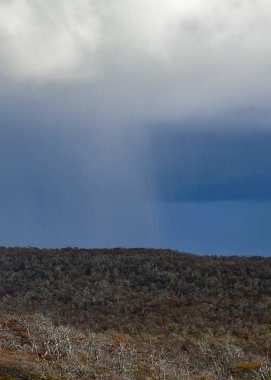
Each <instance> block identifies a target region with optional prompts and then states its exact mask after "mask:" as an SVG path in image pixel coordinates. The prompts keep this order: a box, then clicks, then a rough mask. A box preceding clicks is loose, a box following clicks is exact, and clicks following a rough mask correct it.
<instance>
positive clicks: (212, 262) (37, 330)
mask: <svg viewBox="0 0 271 380" xmlns="http://www.w3.org/2000/svg"><path fill="white" fill-rule="evenodd" d="M0 310H1V311H0V379H42V378H43V379H127V380H128V379H221V380H223V379H230V378H240V379H241V378H249V379H262V380H267V379H270V378H271V367H270V359H271V356H270V353H271V349H270V347H271V259H270V258H262V257H237V256H232V257H214V256H208V257H207V256H204V257H202V256H196V255H192V254H186V253H177V252H174V251H169V250H150V249H121V248H118V249H112V250H106V249H100V250H85V249H76V248H65V249H62V250H38V249H36V248H4V247H2V248H0ZM1 376H2V377H1Z"/></svg>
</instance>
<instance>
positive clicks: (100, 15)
mask: <svg viewBox="0 0 271 380" xmlns="http://www.w3.org/2000/svg"><path fill="white" fill-rule="evenodd" d="M270 72H271V4H270V2H269V1H267V0H258V1H257V2H256V1H252V0H227V1H225V2H223V3H222V2H221V1H218V0H209V1H208V2H206V1H204V0H189V1H187V0H186V1H184V0H159V1H158V2H157V1H154V0H137V1H134V0H110V1H109V0H73V1H71V0H52V1H50V2H44V1H42V0H0V175H1V187H0V244H2V245H13V246H14V245H32V246H46V247H52V246H58V247H59V246H68V245H70V246H85V247H94V246H99V247H101V246H102V247H110V246H148V247H151V246H153V247H164V248H175V249H179V250H185V251H194V252H196V253H210V254H249V255H252V254H255V255H256V254H263V255H269V254H270V250H271V238H270V236H269V235H270V233H269V231H268V226H269V225H270V222H271V178H270V173H271V171H270V169H271V153H270V152H271V107H270V99H271V75H270Z"/></svg>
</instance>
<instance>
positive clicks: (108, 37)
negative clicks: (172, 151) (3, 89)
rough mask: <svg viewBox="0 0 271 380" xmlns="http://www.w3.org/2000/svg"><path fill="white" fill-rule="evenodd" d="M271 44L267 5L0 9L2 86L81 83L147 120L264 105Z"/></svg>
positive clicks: (7, 5) (59, 3) (121, 2)
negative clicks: (4, 82) (3, 82)
mask: <svg viewBox="0 0 271 380" xmlns="http://www.w3.org/2000/svg"><path fill="white" fill-rule="evenodd" d="M270 35H271V5H270V2H268V1H267V0H259V1H257V2H255V1H252V0H229V1H227V2H224V3H221V2H219V1H217V0H210V1H208V3H206V1H204V0H191V1H189V2H187V1H186V0H178V1H177V0H167V1H166V0H161V1H159V2H158V3H157V2H156V1H154V0H138V1H136V2H135V1H133V0H114V1H112V0H111V1H108V0H100V1H98V0H77V1H72V0H54V1H52V2H50V3H48V2H46V3H44V1H42V0H35V1H34V0H10V1H6V0H0V38H1V45H0V57H1V58H0V68H1V72H2V73H4V75H5V78H6V79H5V80H6V81H8V83H10V81H13V82H14V81H17V82H18V81H20V82H21V81H23V82H24V83H25V85H29V83H31V85H33V83H39V84H44V83H46V84H48V83H49V84H50V83H51V84H53V83H62V84H63V83H64V84H65V83H66V84H67V83H71V82H80V83H84V85H85V86H87V88H88V96H91V99H93V93H94V94H96V93H97V92H98V94H99V92H100V93H102V94H103V95H102V100H101V97H99V102H100V103H99V104H101V108H102V107H108V108H110V109H114V110H115V109H116V108H118V109H119V112H120V113H123V110H122V109H121V108H125V109H127V114H129V113H131V114H132V116H135V115H136V114H138V113H139V112H140V113H141V114H142V115H143V117H146V118H148V119H150V120H151V119H155V118H159V117H160V118H161V117H163V118H164V119H165V120H167V119H169V118H171V119H174V118H175V119H178V118H181V117H187V116H191V115H192V114H193V115H201V114H206V113H207V114H211V115H212V114H214V113H219V112H221V110H222V111H226V112H227V111H228V110H229V109H232V108H238V107H241V108H242V107H251V106H255V105H256V106H257V105H259V104H261V105H262V104H263V103H266V99H267V98H268V97H269V96H270V95H271V94H270V92H271V90H270V88H271V85H270V84H271V83H270V81H271V80H270V75H269V73H270V65H271V43H270V42H271V38H270ZM2 75H3V74H2ZM2 80H3V77H2ZM94 101H98V100H97V97H95V96H94Z"/></svg>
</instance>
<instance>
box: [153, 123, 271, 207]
mask: <svg viewBox="0 0 271 380" xmlns="http://www.w3.org/2000/svg"><path fill="white" fill-rule="evenodd" d="M152 152H153V157H154V161H155V178H156V181H157V189H159V190H158V198H159V199H161V200H170V201H217V200H243V201H247V200H266V199H271V177H270V172H271V133H270V132H262V133H258V134H255V133H247V132H243V133H242V132H234V131H232V132H226V131H225V132H224V133H223V132H219V133H216V132H212V133H211V132H199V131H198V132H195V131H194V132H193V131H190V132H189V131H186V132H179V131H176V130H175V131H174V130H170V128H168V129H167V131H166V132H160V134H159V133H156V134H155V136H154V137H153V140H152Z"/></svg>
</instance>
